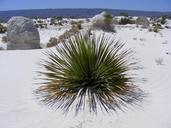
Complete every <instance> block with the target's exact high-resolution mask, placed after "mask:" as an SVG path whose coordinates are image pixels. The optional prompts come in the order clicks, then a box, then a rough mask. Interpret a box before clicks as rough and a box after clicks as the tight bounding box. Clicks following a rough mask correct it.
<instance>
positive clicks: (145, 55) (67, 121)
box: [0, 26, 171, 128]
mask: <svg viewBox="0 0 171 128" xmlns="http://www.w3.org/2000/svg"><path fill="white" fill-rule="evenodd" d="M116 29H117V35H113V36H116V38H117V39H120V40H121V41H123V42H126V44H127V47H130V48H133V49H134V50H135V51H136V54H135V55H136V57H138V58H139V59H140V60H141V62H140V65H142V66H143V67H144V68H143V69H142V70H139V71H137V73H138V75H139V76H140V77H145V78H146V80H147V81H145V82H143V83H140V84H139V86H140V87H141V88H142V89H144V90H145V91H146V92H148V93H149V96H148V97H147V99H146V101H145V102H143V103H142V106H141V107H138V108H132V109H129V110H127V111H126V113H123V112H118V113H116V114H114V115H113V116H111V117H108V116H104V115H101V114H99V115H98V116H97V117H94V118H88V119H87V117H86V116H85V117H84V116H82V115H79V116H78V117H76V118H72V117H71V115H69V116H67V117H64V116H63V115H62V114H61V112H60V111H53V110H50V109H49V108H47V107H46V106H41V105H39V104H38V103H37V100H35V97H34V95H33V94H32V91H33V88H35V87H36V85H35V84H34V80H33V79H34V78H35V76H36V73H35V71H37V70H40V69H38V67H37V66H38V65H37V62H39V60H40V58H43V55H42V52H43V51H44V50H48V49H43V50H27V51H21V50H17V51H0V60H1V61H0V86H1V89H0V128H81V127H83V128H85V127H86V128H171V109H170V108H171V102H170V101H171V93H170V92H171V30H169V29H164V30H162V31H161V32H160V33H153V32H148V30H147V29H142V30H141V29H140V28H135V26H132V27H127V28H123V27H120V28H119V27H116ZM47 33H48V32H47ZM49 33H50V35H53V34H54V33H53V32H52V33H51V32H50V31H49ZM46 38H47V37H46V32H45V34H44V35H43V36H41V40H43V42H46V41H47V39H46ZM166 53H168V54H166ZM169 53H170V54H169ZM159 58H161V59H163V65H157V63H156V60H157V59H159ZM83 117H84V118H85V120H86V123H80V121H82V120H84V119H83Z"/></svg>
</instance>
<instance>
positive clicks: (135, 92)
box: [35, 33, 144, 113]
mask: <svg viewBox="0 0 171 128" xmlns="http://www.w3.org/2000/svg"><path fill="white" fill-rule="evenodd" d="M123 47H124V44H123V43H119V42H116V41H115V40H114V39H112V38H110V37H109V36H106V35H105V34H102V35H99V36H96V35H95V34H93V35H91V36H90V35H89V33H86V34H85V33H82V34H78V35H75V36H74V37H72V38H70V39H69V40H67V41H65V42H63V43H60V44H58V45H57V46H56V49H55V50H50V51H47V52H46V53H45V55H46V56H47V57H48V60H44V61H42V62H41V66H42V67H43V69H44V71H43V70H42V71H40V72H39V73H40V75H41V78H40V79H42V80H43V81H44V82H42V83H39V84H40V87H39V88H37V90H36V91H35V94H36V96H37V98H38V99H39V100H40V101H41V102H42V103H44V104H46V105H48V106H52V107H55V108H56V109H58V108H61V109H62V110H63V111H64V112H68V111H69V110H70V108H74V109H75V111H76V113H77V112H79V111H80V110H85V109H87V108H88V110H89V111H90V112H95V113H97V110H98V107H99V108H101V109H102V110H105V111H106V112H110V111H111V110H114V111H116V110H117V109H122V106H125V107H126V106H128V105H129V104H130V105H133V104H134V103H135V104H136V103H137V101H138V102H139V101H141V100H142V98H143V96H144V95H143V93H142V91H141V90H140V89H139V88H138V87H137V86H135V85H134V84H133V82H134V76H132V75H131V73H130V72H131V70H135V69H136V66H135V64H136V63H135V62H132V60H129V59H131V58H132V51H131V50H130V49H125V50H124V48H123Z"/></svg>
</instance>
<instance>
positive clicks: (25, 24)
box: [7, 16, 40, 50]
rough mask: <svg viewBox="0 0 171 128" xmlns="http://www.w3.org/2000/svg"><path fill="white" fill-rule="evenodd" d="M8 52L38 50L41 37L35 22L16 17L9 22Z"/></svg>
mask: <svg viewBox="0 0 171 128" xmlns="http://www.w3.org/2000/svg"><path fill="white" fill-rule="evenodd" d="M7 37H8V40H9V43H8V45H7V49H8V50H16V49H22V50H25V49H38V48H40V36H39V32H38V30H37V28H36V26H35V24H34V22H33V21H32V20H31V19H29V18H25V17H20V16H15V17H12V18H11V19H10V20H9V21H8V25H7Z"/></svg>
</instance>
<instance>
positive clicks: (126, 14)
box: [119, 12, 129, 17]
mask: <svg viewBox="0 0 171 128" xmlns="http://www.w3.org/2000/svg"><path fill="white" fill-rule="evenodd" d="M119 15H120V16H125V17H128V16H129V15H128V13H126V12H122V13H120V14H119Z"/></svg>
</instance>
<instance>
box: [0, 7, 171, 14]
mask: <svg viewBox="0 0 171 128" xmlns="http://www.w3.org/2000/svg"><path fill="white" fill-rule="evenodd" d="M48 9H49V10H56V9H59V10H60V9H73V10H74V9H75V10H76V9H103V10H123V11H141V12H160V13H171V11H157V10H156V11H154V10H134V9H112V8H32V9H31V8H28V9H24V8H23V9H11V10H10V9H9V10H0V12H5V11H26V10H48Z"/></svg>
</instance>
